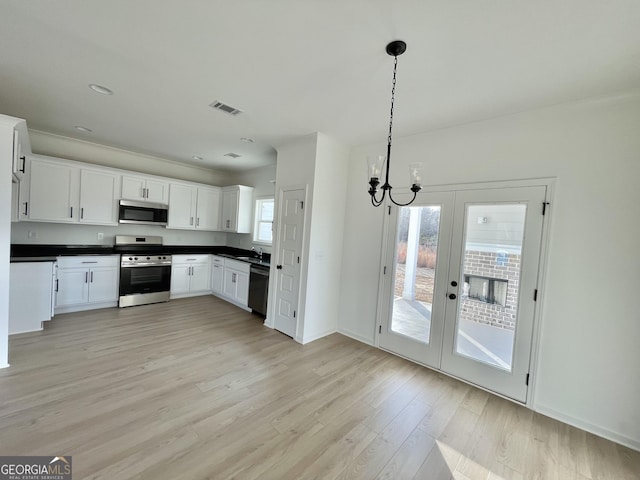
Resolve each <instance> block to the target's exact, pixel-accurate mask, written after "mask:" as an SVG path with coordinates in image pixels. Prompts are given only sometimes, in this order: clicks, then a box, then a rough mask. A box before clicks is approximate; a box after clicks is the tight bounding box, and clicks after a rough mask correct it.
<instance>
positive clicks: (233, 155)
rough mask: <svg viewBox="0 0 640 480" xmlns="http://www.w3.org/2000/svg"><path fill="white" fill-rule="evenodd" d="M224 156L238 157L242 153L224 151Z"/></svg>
mask: <svg viewBox="0 0 640 480" xmlns="http://www.w3.org/2000/svg"><path fill="white" fill-rule="evenodd" d="M224 156H225V157H231V158H240V157H241V156H242V155H238V154H237V153H233V152H229V153H225V154H224Z"/></svg>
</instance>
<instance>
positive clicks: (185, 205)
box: [167, 183, 220, 230]
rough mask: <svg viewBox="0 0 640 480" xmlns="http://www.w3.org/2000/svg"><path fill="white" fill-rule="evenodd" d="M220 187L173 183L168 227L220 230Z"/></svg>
mask: <svg viewBox="0 0 640 480" xmlns="http://www.w3.org/2000/svg"><path fill="white" fill-rule="evenodd" d="M219 212H220V189H219V188H218V187H196V186H194V185H187V184H182V183H171V185H170V187H169V220H168V222H167V228H176V229H187V230H219V228H220V227H219V218H220V214H219Z"/></svg>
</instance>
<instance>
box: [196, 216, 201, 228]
mask: <svg viewBox="0 0 640 480" xmlns="http://www.w3.org/2000/svg"><path fill="white" fill-rule="evenodd" d="M199 226H200V217H197V218H196V227H199Z"/></svg>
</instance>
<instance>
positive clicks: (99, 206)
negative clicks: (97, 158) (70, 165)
mask: <svg viewBox="0 0 640 480" xmlns="http://www.w3.org/2000/svg"><path fill="white" fill-rule="evenodd" d="M119 187H120V176H119V175H116V174H114V173H111V172H108V171H102V170H89V169H82V171H81V172H80V223H88V224H91V225H117V224H118V197H117V196H118V190H119Z"/></svg>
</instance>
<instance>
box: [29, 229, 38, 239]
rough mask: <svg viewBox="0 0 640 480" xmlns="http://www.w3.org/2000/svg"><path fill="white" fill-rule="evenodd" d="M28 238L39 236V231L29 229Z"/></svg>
mask: <svg viewBox="0 0 640 480" xmlns="http://www.w3.org/2000/svg"><path fill="white" fill-rule="evenodd" d="M27 237H28V238H38V232H34V231H33V230H29V233H28V234H27Z"/></svg>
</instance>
